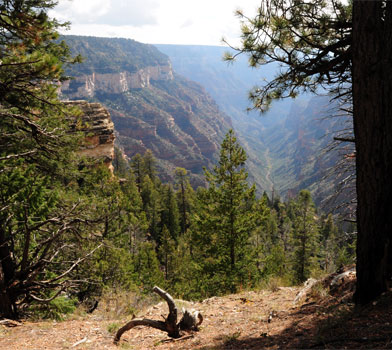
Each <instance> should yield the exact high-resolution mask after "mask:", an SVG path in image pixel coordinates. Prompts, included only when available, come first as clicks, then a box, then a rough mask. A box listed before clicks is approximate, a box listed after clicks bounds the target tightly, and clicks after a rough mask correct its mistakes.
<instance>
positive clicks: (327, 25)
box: [225, 0, 352, 111]
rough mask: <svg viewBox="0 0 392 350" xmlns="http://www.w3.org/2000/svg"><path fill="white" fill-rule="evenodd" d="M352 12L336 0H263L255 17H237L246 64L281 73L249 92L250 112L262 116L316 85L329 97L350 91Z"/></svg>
mask: <svg viewBox="0 0 392 350" xmlns="http://www.w3.org/2000/svg"><path fill="white" fill-rule="evenodd" d="M351 7H352V5H351V3H350V2H349V3H348V4H345V3H343V2H342V1H338V0H333V1H324V0H315V1H297V0H289V1H280V0H266V1H263V2H262V3H261V5H260V7H259V9H258V11H257V15H256V16H255V17H254V18H247V17H245V15H244V14H243V13H241V12H238V13H237V15H238V17H239V18H240V19H241V23H242V27H241V31H242V42H241V46H240V47H239V48H238V50H239V51H240V52H244V53H246V54H248V55H249V64H250V65H251V66H252V67H258V66H260V65H265V64H268V63H272V62H276V63H278V64H279V65H280V67H281V68H282V69H280V70H279V72H278V74H277V75H276V76H275V78H274V79H272V80H271V81H269V82H267V83H266V84H265V85H264V86H262V87H261V88H260V87H257V88H255V89H254V90H253V91H251V93H250V98H251V99H252V100H253V102H254V106H255V108H258V109H260V110H262V111H264V110H266V109H267V108H268V106H269V104H270V103H271V101H272V100H273V99H281V98H285V97H296V96H297V95H298V94H299V93H301V92H303V91H310V92H315V91H317V89H318V88H319V86H323V87H324V88H327V89H329V90H330V91H331V92H332V93H333V94H334V95H339V92H340V93H341V92H345V91H347V90H348V89H350V88H351V87H350V86H349V85H350V82H351V52H350V49H349V47H350V44H351V41H352V33H351V12H352V11H351ZM225 58H226V59H227V60H231V59H233V55H230V54H227V55H226V57H225Z"/></svg>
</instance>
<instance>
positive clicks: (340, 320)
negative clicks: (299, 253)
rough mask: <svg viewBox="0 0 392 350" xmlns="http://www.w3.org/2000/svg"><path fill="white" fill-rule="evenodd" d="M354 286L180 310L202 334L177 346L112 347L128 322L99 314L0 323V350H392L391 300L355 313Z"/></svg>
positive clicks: (142, 342)
mask: <svg viewBox="0 0 392 350" xmlns="http://www.w3.org/2000/svg"><path fill="white" fill-rule="evenodd" d="M352 283H353V281H348V282H347V283H346V284H345V283H343V285H341V286H339V288H338V290H335V295H331V294H328V293H326V291H325V290H324V289H323V288H318V289H317V288H316V289H314V290H313V292H312V293H311V295H309V294H308V295H307V296H305V297H304V298H303V299H302V301H300V302H298V303H296V304H294V302H293V301H294V299H295V297H296V295H297V293H298V292H299V290H300V288H288V287H286V288H278V289H277V290H275V291H273V292H272V291H265V290H263V291H260V292H244V293H240V294H235V295H229V296H225V297H219V298H218V297H213V298H210V299H207V300H204V301H203V302H201V303H187V302H180V303H179V304H178V306H179V307H180V308H181V306H185V307H187V308H189V307H191V308H194V309H197V310H200V311H201V312H202V314H203V316H204V322H203V324H202V326H201V329H200V331H199V332H197V333H193V334H189V335H188V336H185V337H184V338H182V339H179V340H176V341H173V340H171V339H168V338H167V337H166V336H165V334H164V333H162V332H160V331H158V330H155V329H151V328H146V327H137V328H134V329H132V330H130V331H128V332H126V333H124V335H123V336H122V338H121V340H120V343H119V345H118V346H115V345H114V344H113V342H112V341H113V334H111V333H109V331H108V329H110V327H111V326H112V328H113V324H114V322H116V323H118V325H119V326H122V325H123V324H125V323H126V322H127V320H126V319H123V320H115V321H113V320H107V319H104V318H103V316H100V310H99V309H98V310H97V311H96V314H93V315H91V316H89V317H84V318H83V319H76V320H68V321H64V322H53V321H51V322H35V323H33V322H28V321H26V322H22V323H16V322H13V323H10V324H8V325H7V324H6V323H3V324H2V325H0V349H7V350H32V349H34V350H44V349H48V350H52V349H53V350H54V349H56V350H57V349H85V350H87V349H94V350H100V349H113V350H114V349H134V350H141V349H157V350H163V349H178V350H180V349H181V350H189V349H196V350H213V349H214V350H223V349H293V348H294V349H317V348H328V349H336V348H338V349H343V348H348V349H358V348H363V349H374V348H377V349H392V293H388V294H385V295H383V296H382V297H381V298H380V299H379V300H378V301H376V302H374V303H373V304H372V305H369V306H367V307H363V308H361V309H358V308H357V309H354V306H353V304H352V303H351V296H352ZM182 304H183V305H182ZM271 312H272V320H271V321H270V322H268V317H269V315H270V314H271ZM166 314H167V305H166V304H165V303H164V302H161V303H159V304H157V305H154V306H152V307H150V308H149V309H147V310H146V311H145V312H144V313H139V315H138V316H142V317H147V318H152V319H157V320H160V319H162V316H161V315H166ZM10 326H13V327H10Z"/></svg>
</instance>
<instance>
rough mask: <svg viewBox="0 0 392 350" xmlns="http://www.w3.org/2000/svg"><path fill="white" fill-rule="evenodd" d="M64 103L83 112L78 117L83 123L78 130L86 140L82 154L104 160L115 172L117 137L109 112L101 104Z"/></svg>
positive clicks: (83, 102) (84, 102)
mask: <svg viewBox="0 0 392 350" xmlns="http://www.w3.org/2000/svg"><path fill="white" fill-rule="evenodd" d="M64 103H65V104H66V105H68V106H72V107H76V108H78V109H79V110H80V111H81V114H80V115H78V116H77V118H78V119H80V121H81V123H78V130H80V131H83V132H84V133H85V134H86V138H85V142H84V145H83V147H82V149H81V150H80V154H81V155H84V156H87V157H92V158H96V159H99V160H102V161H103V162H104V164H105V165H106V166H107V167H108V168H109V169H110V170H111V171H113V166H112V161H113V159H114V139H115V136H114V124H113V122H112V119H111V117H110V113H109V111H108V110H107V109H106V108H104V107H103V106H102V105H101V104H100V103H89V102H87V101H68V102H64ZM79 124H80V125H79Z"/></svg>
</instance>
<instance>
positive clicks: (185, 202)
mask: <svg viewBox="0 0 392 350" xmlns="http://www.w3.org/2000/svg"><path fill="white" fill-rule="evenodd" d="M175 178H176V182H177V185H178V190H177V200H178V209H179V211H180V226H181V234H184V233H185V232H186V231H187V229H188V228H189V226H190V215H191V208H192V202H193V200H194V198H193V197H194V191H193V188H192V187H191V185H190V183H189V177H188V176H187V171H186V170H185V169H184V168H176V170H175Z"/></svg>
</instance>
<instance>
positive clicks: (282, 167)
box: [156, 45, 344, 204]
mask: <svg viewBox="0 0 392 350" xmlns="http://www.w3.org/2000/svg"><path fill="white" fill-rule="evenodd" d="M156 47H157V48H158V49H159V50H161V51H162V52H164V53H165V54H167V55H168V56H169V57H170V60H171V62H172V65H173V68H174V69H175V70H176V71H177V72H179V73H180V74H182V75H184V76H186V77H187V78H189V79H192V80H195V81H196V82H199V83H200V84H202V85H203V86H204V87H205V88H206V90H207V91H208V92H209V93H210V94H211V95H212V97H213V98H214V99H215V100H216V101H217V103H218V104H219V106H220V108H221V109H222V110H223V111H224V112H225V113H227V114H228V115H230V117H231V118H232V123H233V126H234V129H235V130H236V131H237V133H238V134H239V138H240V141H241V143H242V144H243V145H244V146H245V149H246V151H247V153H248V157H249V159H248V167H249V169H250V170H251V175H252V177H251V180H252V181H255V182H256V183H257V184H258V185H259V189H262V190H266V191H267V192H269V193H271V192H272V191H275V192H279V193H280V194H281V195H283V196H291V195H294V194H296V193H297V192H298V191H299V190H301V189H303V188H308V189H310V190H311V191H312V193H313V196H314V199H315V201H316V202H317V203H318V204H320V203H321V202H322V201H323V200H324V199H325V198H326V197H327V196H328V195H330V194H331V193H332V191H333V187H334V184H335V182H337V181H338V180H337V179H336V178H333V177H328V176H327V174H328V172H330V171H329V169H330V167H332V166H333V165H334V164H335V163H336V161H337V159H338V154H337V152H336V151H332V152H330V153H326V152H325V150H326V149H327V148H328V144H329V143H331V142H332V141H333V135H334V134H335V132H336V131H338V130H340V129H342V128H344V126H342V120H339V118H327V117H328V116H329V115H331V114H333V110H334V108H336V105H335V104H334V103H331V102H330V100H329V97H328V96H314V95H313V96H312V95H300V96H299V97H298V98H296V99H295V100H293V99H285V100H281V101H274V102H273V103H272V105H271V108H270V110H269V111H268V112H267V113H265V115H260V114H259V113H258V112H255V111H253V112H251V113H248V112H247V111H246V109H247V108H248V107H250V106H251V102H250V101H249V100H248V91H249V90H250V89H252V88H253V87H254V86H255V85H260V84H261V83H262V82H263V80H264V79H266V80H268V79H271V78H272V77H273V76H274V72H275V71H276V69H278V67H277V66H276V65H268V66H263V67H260V68H259V69H253V68H249V67H248V62H247V57H245V56H243V55H242V56H241V55H240V56H239V57H238V58H237V59H236V61H235V62H233V63H227V62H224V61H223V55H224V53H225V51H229V49H228V48H225V47H212V46H193V45H191V46H188V45H156Z"/></svg>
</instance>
